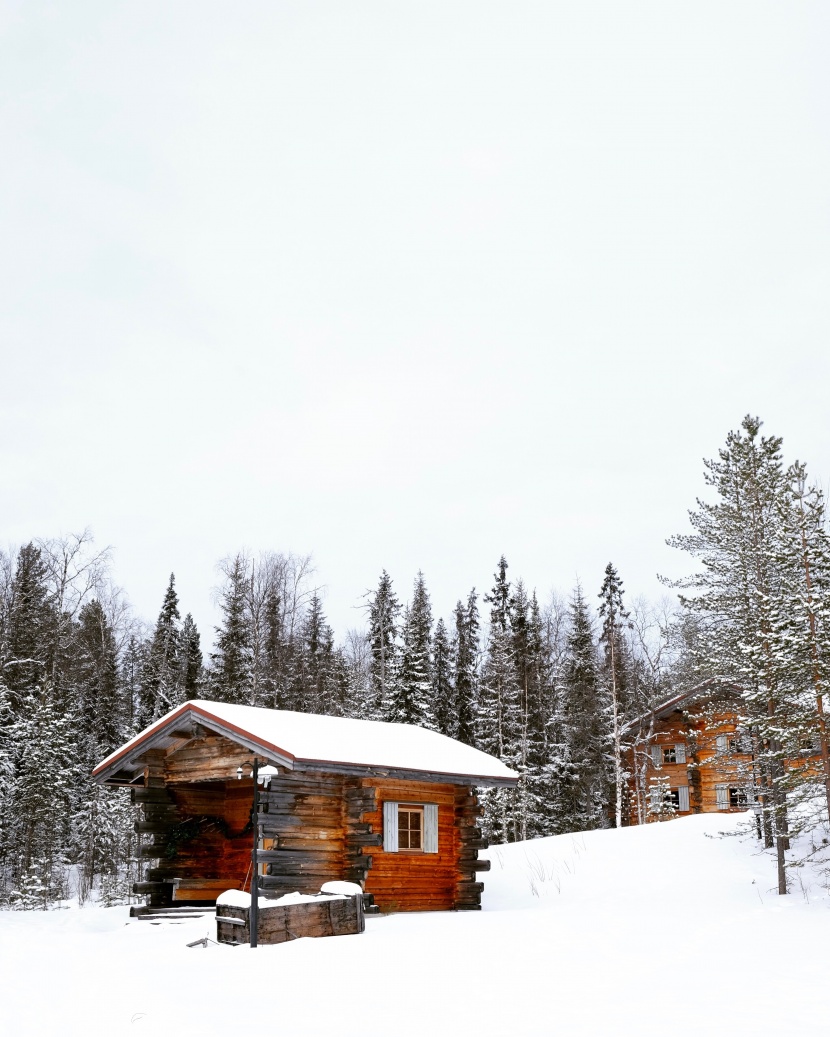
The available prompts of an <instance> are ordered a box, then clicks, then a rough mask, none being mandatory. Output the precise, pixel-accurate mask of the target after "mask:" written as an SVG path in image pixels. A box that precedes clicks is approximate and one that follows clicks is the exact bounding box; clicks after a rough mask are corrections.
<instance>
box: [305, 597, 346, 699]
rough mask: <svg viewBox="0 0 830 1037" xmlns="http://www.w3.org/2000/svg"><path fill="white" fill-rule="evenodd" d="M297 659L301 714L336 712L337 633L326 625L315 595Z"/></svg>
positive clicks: (318, 599)
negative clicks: (335, 636)
mask: <svg viewBox="0 0 830 1037" xmlns="http://www.w3.org/2000/svg"><path fill="white" fill-rule="evenodd" d="M301 641H302V643H301V648H300V651H299V653H298V657H297V664H298V665H297V677H296V686H297V690H296V692H295V695H294V702H295V708H296V709H298V710H300V711H301V712H307V713H323V714H331V713H333V712H336V711H337V699H338V687H337V674H336V660H335V649H334V632H333V631H332V629H331V627H330V626H329V625H328V623H327V622H326V617H325V614H324V612H323V603H322V602H321V601H320V598H319V596H318V595H317V594H314V595H313V597H312V599H311V602H310V605H309V609H308V614H307V615H306V617H305V621H304V624H303V631H302V639H301Z"/></svg>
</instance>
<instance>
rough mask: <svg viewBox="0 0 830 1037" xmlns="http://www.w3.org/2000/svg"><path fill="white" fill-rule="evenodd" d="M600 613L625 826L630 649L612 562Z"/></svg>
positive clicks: (618, 804)
mask: <svg viewBox="0 0 830 1037" xmlns="http://www.w3.org/2000/svg"><path fill="white" fill-rule="evenodd" d="M599 598H600V607H599V616H600V619H601V620H602V630H601V632H600V636H599V640H600V644H601V646H602V649H603V665H602V671H601V680H602V685H603V686H604V691H605V697H606V700H607V717H608V727H609V729H610V730H609V735H610V739H609V740H610V742H611V759H612V766H613V777H614V824H615V826H616V827H617V828H621V827H622V823H623V808H624V802H625V791H626V788H627V785H628V777H629V776H628V774H627V773H626V771H625V767H624V752H623V728H624V726H625V722H626V719H627V718H628V697H629V696H628V683H629V682H628V666H627V661H628V656H629V653H628V650H627V645H626V642H625V635H624V629H625V625H626V623H627V622H628V618H629V616H628V613H627V612H626V610H625V608H624V606H623V583H622V580H621V579H620V577H619V575H618V573H617V570H616V569H615V568H614V566H613V565H612V564H611V562H609V563H608V565H607V566H606V567H605V577H604V579H603V581H602V587H601V589H600V592H599Z"/></svg>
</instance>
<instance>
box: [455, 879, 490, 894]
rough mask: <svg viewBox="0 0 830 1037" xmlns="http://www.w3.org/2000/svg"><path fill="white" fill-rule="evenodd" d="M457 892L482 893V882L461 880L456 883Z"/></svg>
mask: <svg viewBox="0 0 830 1037" xmlns="http://www.w3.org/2000/svg"><path fill="white" fill-rule="evenodd" d="M458 892H459V893H461V894H463V893H483V892H484V883H483V882H468V881H462V882H459V883H458Z"/></svg>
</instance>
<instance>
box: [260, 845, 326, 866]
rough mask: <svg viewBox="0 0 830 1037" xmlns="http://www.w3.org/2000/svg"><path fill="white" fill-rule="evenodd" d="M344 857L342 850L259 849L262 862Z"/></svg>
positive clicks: (324, 859)
mask: <svg viewBox="0 0 830 1037" xmlns="http://www.w3.org/2000/svg"><path fill="white" fill-rule="evenodd" d="M342 857H343V854H342V852H341V851H331V850H299V851H296V850H284V849H282V848H280V849H278V850H257V859H258V860H259V862H260V864H266V863H278V862H280V861H285V862H288V861H299V862H303V861H323V862H330V861H339V860H341V859H342Z"/></svg>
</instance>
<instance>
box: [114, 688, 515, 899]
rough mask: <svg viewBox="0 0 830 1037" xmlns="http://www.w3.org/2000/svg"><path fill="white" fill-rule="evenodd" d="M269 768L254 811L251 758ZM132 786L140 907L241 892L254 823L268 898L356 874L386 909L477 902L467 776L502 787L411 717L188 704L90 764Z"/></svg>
mask: <svg viewBox="0 0 830 1037" xmlns="http://www.w3.org/2000/svg"><path fill="white" fill-rule="evenodd" d="M254 758H255V759H256V760H257V761H258V764H259V765H264V766H266V767H267V768H268V770H269V772H270V774H271V775H273V776H272V777H271V780H270V784H269V785H268V787H267V788H266V789H261V790H260V793H259V796H258V799H259V805H258V810H257V816H256V817H254V812H253V803H254V788H253V779H252V777H251V773H252V761H253V759H254ZM93 777H94V778H95V779H96V780H97V781H98V782H100V783H102V784H105V785H110V786H122V787H123V786H127V787H129V788H130V789H131V790H132V797H133V802H134V803H137V804H140V805H141V807H142V808H143V819H142V820H140V821H138V822H136V831H137V832H139V833H140V835H141V846H140V854H141V857H142V858H143V859H144V860H145V861H147V863H148V865H149V867H148V869H147V871H146V874H145V877H144V878H145V881H143V882H141V883H138V884H136V886H135V892H137V893H141V894H145V895H146V896H147V898H148V907H150V908H159V907H164V906H167V905H176V904H191V905H194V906H195V905H197V904H198V905H200V906H207V905H209V904H213V903H215V901H216V898H217V897H218V896H219V895H220V894H221V893H222V892H224V891H225V890H227V889H232V888H236V889H242V890H245V889H250V888H251V868H252V863H251V859H252V847H253V833H254V831H255V830H256V831H257V833H258V842H257V859H258V871H259V875H258V886H259V889H260V893H261V895H266V896H268V895H271V896H275V897H278V896H281V895H283V894H284V893H289V892H294V891H299V892H302V893H315V892H317V891H318V890H319V889H320V886H321V885H322V883H324V882H327V881H332V880H346V881H351V882H356V883H359V884H360V886H361V887H362V888H363V890H364V892H365V894H367V895H368V896H367V902H371V901H372V900H373V901H374V905H375V906H376V907H378V908H379V909H380V910H381V911H424V910H476V909H478V908H479V907H480V905H481V892H482V890H483V883H482V882H481V881H480V880H479V873H481V872H484V871H487V870H489V867H490V862H489V861H487V860H479V857H478V852H479V850H481V849H486V847H487V841H486V840H485V839H484V838H483V837H482V832H481V829H480V828H479V827H478V817H479V816H480V814H481V808H480V806H479V804H478V799H477V797H476V788H478V787H482V786H487V787H489V786H503V787H510V786H513V785H515V784H516V782H517V780H518V775H517V774H515V772H513V771H511V770H510V769H509V768H508V767H506V766H505V765H504V764H503V763H501V761H499V760H497V759H495V758H494V757H492V756H489V755H487V754H486V753H483V752H480V751H479V750H477V749H473V748H472V747H471V746H468V745H464V744H463V743H461V742H457V741H455V740H454V739H451V738H447V737H445V736H444V735H440V734H438V733H436V732H434V731H427V730H424V729H422V728H418V727H414V726H411V725H407V724H391V723H383V722H379V721H369V720H356V719H348V718H344V717H331V716H316V715H312V714H307V713H294V712H288V711H284V710H273V709H263V708H259V707H255V706H243V705H232V704H228V703H221V702H209V701H204V700H193V701H190V702H186V703H185V704H184V705H182V706H180V707H178V708H176V709H174V710H172V711H171V712H169V713H168V714H167V715H166V716H163V717H161V718H160V719H159V720H157V721H156V722H155V723H153V724H151V725H150V726H149V727H148V728H146V729H145V730H144V731H142V732H141V733H140V734H138V735H136V736H135V737H134V738H132V739H131V740H130V741H129V742H127V743H126V744H125V745H123V746H121V747H120V748H119V749H117V750H116V751H115V752H113V753H112V754H111V755H110V756H108V757H107V758H106V759H105V760H103V761H102V762H101V763H100V764H99V765H98V766H97V767H96V768H95V769H94V771H93Z"/></svg>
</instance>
